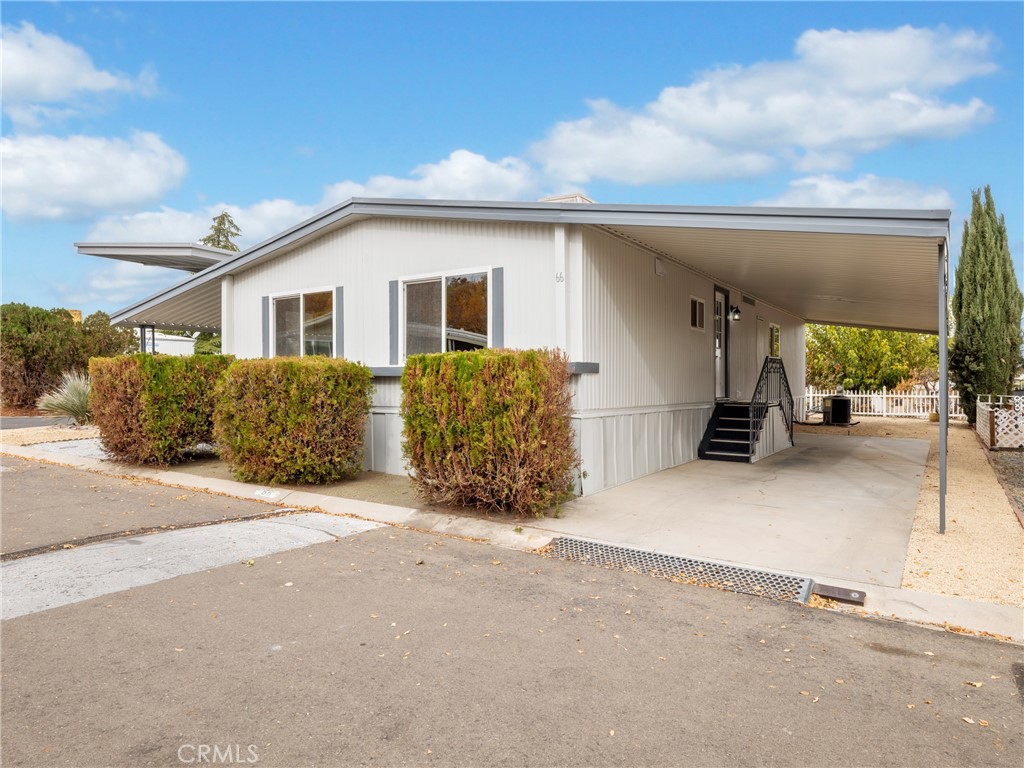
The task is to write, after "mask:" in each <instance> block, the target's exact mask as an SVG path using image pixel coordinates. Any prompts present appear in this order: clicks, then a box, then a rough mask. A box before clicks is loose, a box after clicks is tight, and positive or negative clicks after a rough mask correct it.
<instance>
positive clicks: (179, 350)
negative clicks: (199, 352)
mask: <svg viewBox="0 0 1024 768" xmlns="http://www.w3.org/2000/svg"><path fill="white" fill-rule="evenodd" d="M135 335H136V336H137V337H138V336H144V338H145V341H144V343H143V342H140V344H139V348H140V349H142V350H143V351H144V352H155V353H156V354H160V355H174V356H176V357H187V356H188V355H191V354H192V353H193V352H195V348H196V340H195V336H194V335H192V336H175V335H173V334H170V333H161V332H160V331H157V330H155V329H153V328H137V329H136V330H135Z"/></svg>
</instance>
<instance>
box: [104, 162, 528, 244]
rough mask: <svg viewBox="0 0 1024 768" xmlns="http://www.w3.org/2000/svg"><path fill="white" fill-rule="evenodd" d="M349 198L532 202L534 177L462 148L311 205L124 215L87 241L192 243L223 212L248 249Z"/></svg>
mask: <svg viewBox="0 0 1024 768" xmlns="http://www.w3.org/2000/svg"><path fill="white" fill-rule="evenodd" d="M351 197H408V198H424V199H426V198H430V199H457V200H522V199H535V198H536V182H535V177H534V172H533V170H532V169H531V168H530V166H529V165H527V164H526V163H525V162H523V161H522V160H518V159H516V158H503V159H502V160H498V161H496V162H495V161H491V160H488V159H487V158H486V157H484V156H483V155H478V154H476V153H473V152H469V151H467V150H464V149H459V150H456V151H454V152H452V153H451V154H450V155H449V156H448V157H446V158H444V159H443V160H441V161H439V162H437V163H426V164H424V165H420V166H417V167H416V168H414V169H413V171H412V173H411V174H410V177H408V178H401V177H397V176H372V177H370V179H369V180H367V181H366V182H365V183H361V182H356V181H341V182H338V183H336V184H331V185H329V186H328V187H326V188H325V189H324V194H323V197H322V198H321V199H320V201H319V202H317V203H315V204H313V205H303V204H301V203H296V202H295V201H293V200H286V199H274V200H261V201H259V202H257V203H254V204H253V205H249V206H239V205H233V204H230V203H218V204H215V205H205V206H203V207H202V208H200V209H198V210H194V211H179V210H176V209H173V208H167V207H164V208H161V209H160V210H158V211H144V212H141V213H134V214H129V215H124V216H106V217H104V218H102V219H100V220H99V221H98V222H97V223H96V224H95V225H94V226H93V227H92V229H91V230H90V232H89V233H88V235H87V237H86V239H87V240H90V241H93V242H122V243H125V242H195V241H196V240H198V239H199V238H201V237H203V236H204V235H206V234H207V233H208V232H209V230H210V221H211V220H212V218H213V217H214V216H216V215H217V214H219V213H220V212H221V211H224V210H226V211H228V212H229V213H230V214H231V217H232V218H233V219H234V220H235V223H236V224H238V227H239V229H241V230H242V236H241V237H240V238H239V240H238V245H239V246H242V247H248V246H250V245H254V244H255V243H258V242H261V241H263V240H265V239H267V238H269V237H271V236H273V235H276V234H277V233H278V232H281V231H282V230H285V229H287V228H288V227H291V226H294V225H296V224H298V223H299V222H301V221H304V220H305V219H308V218H310V217H311V216H314V215H316V214H317V213H319V212H320V211H323V210H325V209H327V208H330V207H332V206H334V205H337V204H339V203H342V202H344V201H345V200H348V199H349V198H351Z"/></svg>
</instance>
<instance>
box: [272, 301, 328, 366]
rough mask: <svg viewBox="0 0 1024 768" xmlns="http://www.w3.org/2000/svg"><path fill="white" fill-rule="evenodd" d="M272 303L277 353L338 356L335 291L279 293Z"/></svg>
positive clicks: (278, 355)
mask: <svg viewBox="0 0 1024 768" xmlns="http://www.w3.org/2000/svg"><path fill="white" fill-rule="evenodd" d="M272 303H273V307H274V328H273V337H274V349H273V354H274V356H276V357H301V356H305V355H324V356H326V357H334V293H333V291H311V292H309V293H300V294H296V295H292V296H277V297H275V298H274V299H273V300H272Z"/></svg>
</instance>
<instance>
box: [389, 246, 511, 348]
mask: <svg viewBox="0 0 1024 768" xmlns="http://www.w3.org/2000/svg"><path fill="white" fill-rule="evenodd" d="M481 273H482V274H485V275H487V346H486V349H490V348H491V345H492V344H493V343H494V295H493V294H494V267H493V266H486V267H460V268H458V269H447V270H441V271H438V272H424V273H422V274H418V275H406V276H403V277H399V278H398V360H399V364H400V365H405V361H406V359H407V358H408V355H407V354H406V336H407V335H408V334H407V326H406V300H405V287H406V286H407V285H410V284H415V283H428V282H431V281H433V280H440V281H441V347H442V348H441V349H440V350H438V353H441V352H447V350H446V349H444V347H445V343H444V340H445V338H447V330H448V323H447V320H448V278H449V277H462V276H466V275H479V274H481ZM429 354H434V353H429Z"/></svg>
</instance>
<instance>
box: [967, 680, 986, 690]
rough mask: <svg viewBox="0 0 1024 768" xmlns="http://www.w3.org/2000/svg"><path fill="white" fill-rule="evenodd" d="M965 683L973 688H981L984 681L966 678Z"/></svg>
mask: <svg viewBox="0 0 1024 768" xmlns="http://www.w3.org/2000/svg"><path fill="white" fill-rule="evenodd" d="M964 685H969V686H971V688H981V686H983V685H984V683H976V682H974V681H973V680H964Z"/></svg>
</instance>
